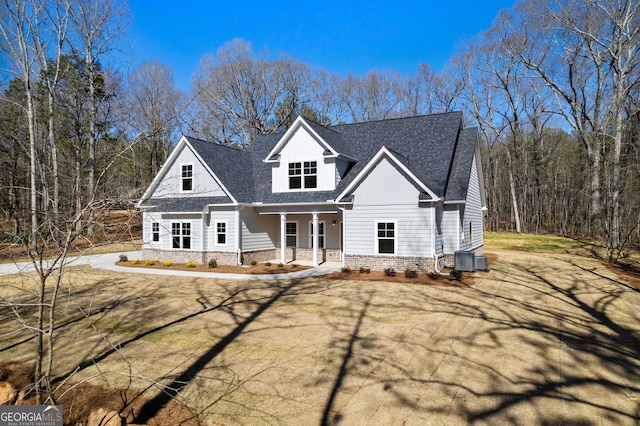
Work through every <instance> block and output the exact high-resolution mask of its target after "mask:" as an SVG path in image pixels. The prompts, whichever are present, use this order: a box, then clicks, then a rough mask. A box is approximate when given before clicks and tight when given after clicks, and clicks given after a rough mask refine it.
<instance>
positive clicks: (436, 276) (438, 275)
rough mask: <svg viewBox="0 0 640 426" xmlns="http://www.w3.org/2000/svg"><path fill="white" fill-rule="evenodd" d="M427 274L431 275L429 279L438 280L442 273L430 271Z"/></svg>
mask: <svg viewBox="0 0 640 426" xmlns="http://www.w3.org/2000/svg"><path fill="white" fill-rule="evenodd" d="M427 275H428V276H429V279H431V280H433V281H437V280H439V279H440V274H439V273H437V272H429V273H428V274H427Z"/></svg>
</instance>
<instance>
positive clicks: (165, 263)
mask: <svg viewBox="0 0 640 426" xmlns="http://www.w3.org/2000/svg"><path fill="white" fill-rule="evenodd" d="M162 266H164V267H165V268H168V267H170V266H173V261H172V260H165V261H164V262H162Z"/></svg>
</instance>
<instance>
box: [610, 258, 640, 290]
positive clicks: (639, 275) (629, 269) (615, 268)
mask: <svg viewBox="0 0 640 426" xmlns="http://www.w3.org/2000/svg"><path fill="white" fill-rule="evenodd" d="M602 264H603V265H604V266H606V267H607V268H608V269H609V270H610V271H612V272H614V273H615V274H616V275H617V276H618V277H620V279H621V280H622V281H624V282H626V283H627V284H629V285H630V286H631V287H633V288H635V289H636V290H640V270H638V268H636V267H635V266H633V265H628V264H621V263H609V262H602Z"/></svg>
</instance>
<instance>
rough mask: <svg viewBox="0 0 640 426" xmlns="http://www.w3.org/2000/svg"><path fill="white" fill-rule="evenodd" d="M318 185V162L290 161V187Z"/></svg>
mask: <svg viewBox="0 0 640 426" xmlns="http://www.w3.org/2000/svg"><path fill="white" fill-rule="evenodd" d="M317 187H318V163H317V162H316V161H304V162H298V163H289V189H302V188H305V189H308V188H317Z"/></svg>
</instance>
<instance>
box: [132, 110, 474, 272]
mask: <svg viewBox="0 0 640 426" xmlns="http://www.w3.org/2000/svg"><path fill="white" fill-rule="evenodd" d="M139 207H140V208H141V209H142V214H143V233H144V242H143V247H142V249H143V255H144V257H145V258H147V259H155V260H173V261H176V262H183V261H187V260H192V261H195V262H197V263H207V262H208V261H209V260H210V259H216V260H217V261H218V263H220V264H242V263H248V262H251V261H252V260H256V261H259V262H260V261H267V260H270V261H274V260H275V261H277V262H282V263H286V262H291V261H296V260H310V261H312V262H313V263H314V264H316V265H317V264H320V263H322V262H324V261H340V262H342V264H343V266H345V267H350V268H359V267H368V268H371V269H374V270H381V269H384V268H388V267H393V268H396V269H399V270H404V269H414V270H415V269H417V270H421V271H432V270H434V268H435V266H436V265H439V266H443V265H444V266H452V265H451V263H452V259H453V254H454V253H455V252H456V251H459V250H470V251H475V252H476V253H478V254H479V253H481V252H482V249H483V236H482V235H483V233H482V230H483V210H484V209H485V196H484V187H483V179H482V165H481V158H480V149H479V143H478V137H477V130H476V129H475V128H464V127H463V125H462V114H461V113H459V112H453V113H444V114H433V115H425V116H418V117H409V118H400V119H391V120H381V121H373V122H367V123H356V124H349V125H340V126H331V127H323V126H321V125H319V124H317V123H314V122H311V121H309V120H306V119H304V118H302V117H298V118H297V119H296V120H295V122H294V123H293V124H292V126H291V127H290V128H289V129H288V130H287V131H286V132H284V133H280V134H271V135H262V136H260V137H258V138H257V139H256V141H254V142H253V143H252V144H251V146H250V147H249V148H247V149H246V150H244V151H240V150H236V149H233V148H229V147H225V146H221V145H218V144H215V143H211V142H205V141H201V140H198V139H194V138H190V137H186V136H183V137H182V138H181V139H180V141H179V142H178V144H177V146H176V147H175V149H174V150H173V152H172V154H171V155H170V156H169V158H168V159H167V162H166V164H165V165H164V166H163V168H162V169H161V171H160V172H159V173H158V175H157V176H156V177H155V179H154V180H153V182H152V183H151V185H150V186H149V188H148V189H147V191H146V192H145V194H144V195H143V197H142V199H141V200H140V202H139ZM436 262H438V263H436Z"/></svg>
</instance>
